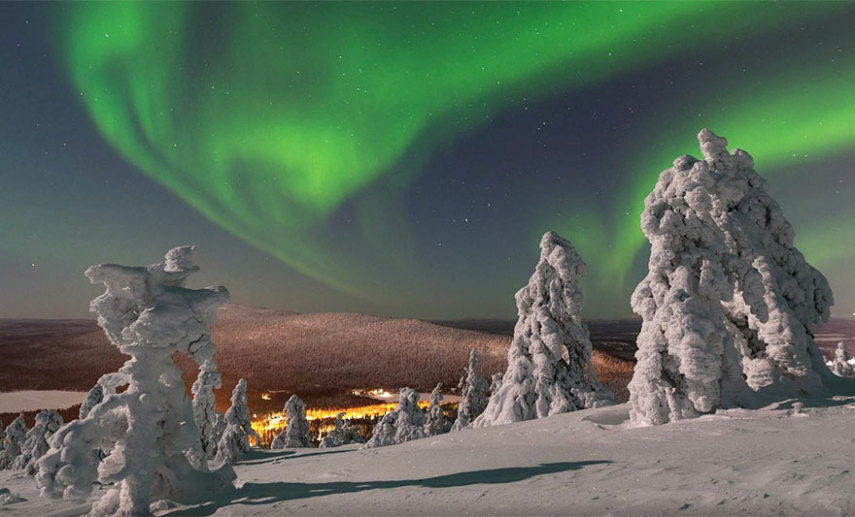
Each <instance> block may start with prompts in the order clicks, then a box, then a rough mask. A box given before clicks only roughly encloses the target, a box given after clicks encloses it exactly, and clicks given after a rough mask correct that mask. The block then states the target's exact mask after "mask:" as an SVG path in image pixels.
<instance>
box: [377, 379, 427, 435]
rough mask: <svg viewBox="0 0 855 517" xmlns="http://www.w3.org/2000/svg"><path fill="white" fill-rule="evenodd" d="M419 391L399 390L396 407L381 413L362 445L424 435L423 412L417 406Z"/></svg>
mask: <svg viewBox="0 0 855 517" xmlns="http://www.w3.org/2000/svg"><path fill="white" fill-rule="evenodd" d="M419 398H420V395H419V392H417V391H416V390H414V389H411V388H404V389H402V390H401V394H400V399H399V400H398V407H396V408H395V409H394V410H393V411H390V412H388V413H386V414H385V415H383V418H381V419H380V421H379V422H377V425H375V426H374V431H373V432H372V434H371V438H369V439H368V441H367V442H366V443H365V445H364V446H363V447H365V448H371V447H383V446H386V445H394V444H396V443H403V442H408V441H410V440H417V439H419V438H424V437H425V429H424V425H425V413H424V411H422V409H421V408H420V407H419Z"/></svg>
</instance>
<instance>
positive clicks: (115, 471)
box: [36, 246, 235, 515]
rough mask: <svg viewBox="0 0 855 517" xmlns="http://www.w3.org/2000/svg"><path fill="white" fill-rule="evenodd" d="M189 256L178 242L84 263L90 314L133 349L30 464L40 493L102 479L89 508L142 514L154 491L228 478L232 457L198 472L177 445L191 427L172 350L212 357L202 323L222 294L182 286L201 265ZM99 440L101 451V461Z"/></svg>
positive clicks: (175, 491) (166, 493) (188, 489)
mask: <svg viewBox="0 0 855 517" xmlns="http://www.w3.org/2000/svg"><path fill="white" fill-rule="evenodd" d="M194 256H195V249H194V248H193V247H191V246H184V247H179V248H174V249H172V250H170V251H169V252H168V253H167V254H166V260H165V261H164V263H162V264H153V265H150V266H142V267H126V266H119V265H115V264H101V265H98V266H92V267H90V268H89V269H87V270H86V276H87V277H88V278H89V280H90V281H91V282H92V283H100V284H104V286H105V287H106V292H105V293H104V294H102V295H101V296H99V297H98V298H96V299H95V300H93V301H92V303H91V306H90V307H91V310H92V311H93V312H95V313H96V314H97V315H98V324H99V325H100V326H101V328H103V329H104V332H105V333H106V334H107V337H108V338H109V339H110V341H111V342H112V343H113V344H114V345H115V346H116V347H117V348H118V349H119V350H120V351H121V352H122V353H125V354H127V355H129V356H131V359H129V360H128V361H127V362H126V363H125V364H124V365H123V366H122V368H121V369H120V370H119V371H118V372H116V373H112V374H107V375H104V376H102V377H101V379H100V380H99V381H98V384H100V385H101V386H102V387H103V389H104V394H105V398H104V400H103V401H102V402H100V403H98V404H96V405H95V406H94V407H92V408H91V410H90V411H89V413H88V414H87V415H86V417H85V418H83V419H79V420H75V421H73V422H70V423H69V424H67V425H65V426H63V427H62V428H60V429H59V431H57V432H56V433H55V434H54V435H53V436H52V437H51V438H50V440H49V444H50V446H51V449H50V450H49V451H48V453H47V454H45V455H44V456H43V457H42V458H40V459H39V460H38V468H39V470H38V473H37V474H36V482H37V484H38V485H39V487H40V488H41V491H42V494H43V495H48V496H53V497H59V496H62V497H64V498H69V499H83V498H86V497H87V496H89V494H90V493H91V492H92V488H93V486H95V483H96V482H98V483H100V484H101V486H105V487H110V488H108V489H107V490H106V491H105V493H104V495H103V496H102V497H101V499H100V500H99V501H97V502H96V503H95V505H94V506H93V508H92V513H93V514H96V515H108V514H123V515H128V514H132V515H144V514H148V513H149V504H150V502H151V501H154V500H160V499H170V500H173V501H179V502H181V501H184V502H193V501H198V500H201V499H204V498H205V497H208V496H209V495H210V493H212V492H216V491H222V490H225V489H229V488H231V487H232V485H231V481H232V480H234V479H235V474H234V471H233V470H232V469H231V467H230V466H225V467H223V468H221V469H220V470H219V471H217V472H201V471H199V470H196V469H194V468H193V466H192V465H191V463H190V462H189V461H188V458H187V457H186V455H185V451H187V450H190V449H191V448H192V447H193V446H194V445H195V444H196V443H197V442H198V440H199V433H198V430H197V429H196V426H195V425H193V408H192V405H191V403H190V399H188V398H187V395H186V394H185V387H184V382H183V380H182V378H181V371H180V370H179V369H178V367H177V366H176V365H175V363H174V362H173V360H172V355H173V354H174V353H176V352H179V353H183V354H186V355H188V356H190V357H191V358H193V359H194V361H195V362H196V363H197V364H200V365H201V364H202V363H204V361H205V360H209V359H213V355H214V351H215V347H214V345H213V343H212V342H211V331H210V326H211V324H212V323H213V322H214V320H215V319H216V317H217V309H218V308H219V307H221V306H222V305H224V304H225V303H226V301H227V300H228V291H226V289H225V288H224V287H209V288H205V289H188V288H186V287H184V283H185V281H186V279H187V277H188V276H189V275H190V274H192V273H193V272H195V271H197V270H198V269H199V268H198V266H196V265H195V263H194ZM120 386H124V387H125V389H124V391H122V392H121V393H118V392H117V391H118V390H117V388H118V387H120ZM188 424H189V425H188ZM98 450H103V451H104V452H105V453H106V454H107V456H106V457H105V458H104V459H103V461H98V458H99V455H98V454H95V451H98Z"/></svg>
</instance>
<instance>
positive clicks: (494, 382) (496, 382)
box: [485, 372, 504, 406]
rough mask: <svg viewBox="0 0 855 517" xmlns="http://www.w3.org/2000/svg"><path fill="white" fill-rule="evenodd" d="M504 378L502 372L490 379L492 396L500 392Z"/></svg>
mask: <svg viewBox="0 0 855 517" xmlns="http://www.w3.org/2000/svg"><path fill="white" fill-rule="evenodd" d="M503 377H504V374H503V373H502V372H496V373H494V374H493V376H492V377H490V395H492V394H493V393H496V392H498V391H499V388H500V387H501V386H502V378H503ZM485 406H486V404H485Z"/></svg>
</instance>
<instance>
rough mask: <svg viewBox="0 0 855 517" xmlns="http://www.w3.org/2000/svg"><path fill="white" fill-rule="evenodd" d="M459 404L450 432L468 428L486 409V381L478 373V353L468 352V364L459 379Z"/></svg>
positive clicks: (475, 351) (474, 350)
mask: <svg viewBox="0 0 855 517" xmlns="http://www.w3.org/2000/svg"><path fill="white" fill-rule="evenodd" d="M458 386H459V387H460V402H459V403H458V404H457V419H455V420H454V424H453V425H452V426H451V430H452V431H460V430H461V429H465V428H467V427H469V424H471V423H472V422H473V421H474V420H475V419H476V418H478V415H480V414H481V413H483V412H484V408H486V407H487V380H486V379H484V376H483V375H481V372H480V371H478V351H477V350H476V349H474V348H473V349H472V351H471V352H469V364H468V366H467V367H466V375H465V376H463V378H461V379H460V383H459V384H458Z"/></svg>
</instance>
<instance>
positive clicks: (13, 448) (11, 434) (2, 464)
mask: <svg viewBox="0 0 855 517" xmlns="http://www.w3.org/2000/svg"><path fill="white" fill-rule="evenodd" d="M26 440H27V422H26V421H25V420H24V414H23V413H21V414H19V415H18V418H16V419H15V420H13V421H12V423H11V424H9V427H7V428H6V434H5V435H4V436H3V449H2V450H0V470H4V469H12V468H16V467H15V466H14V464H15V460H16V459H17V458H18V456H20V455H21V448H22V447H23V446H24V442H25V441H26Z"/></svg>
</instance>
